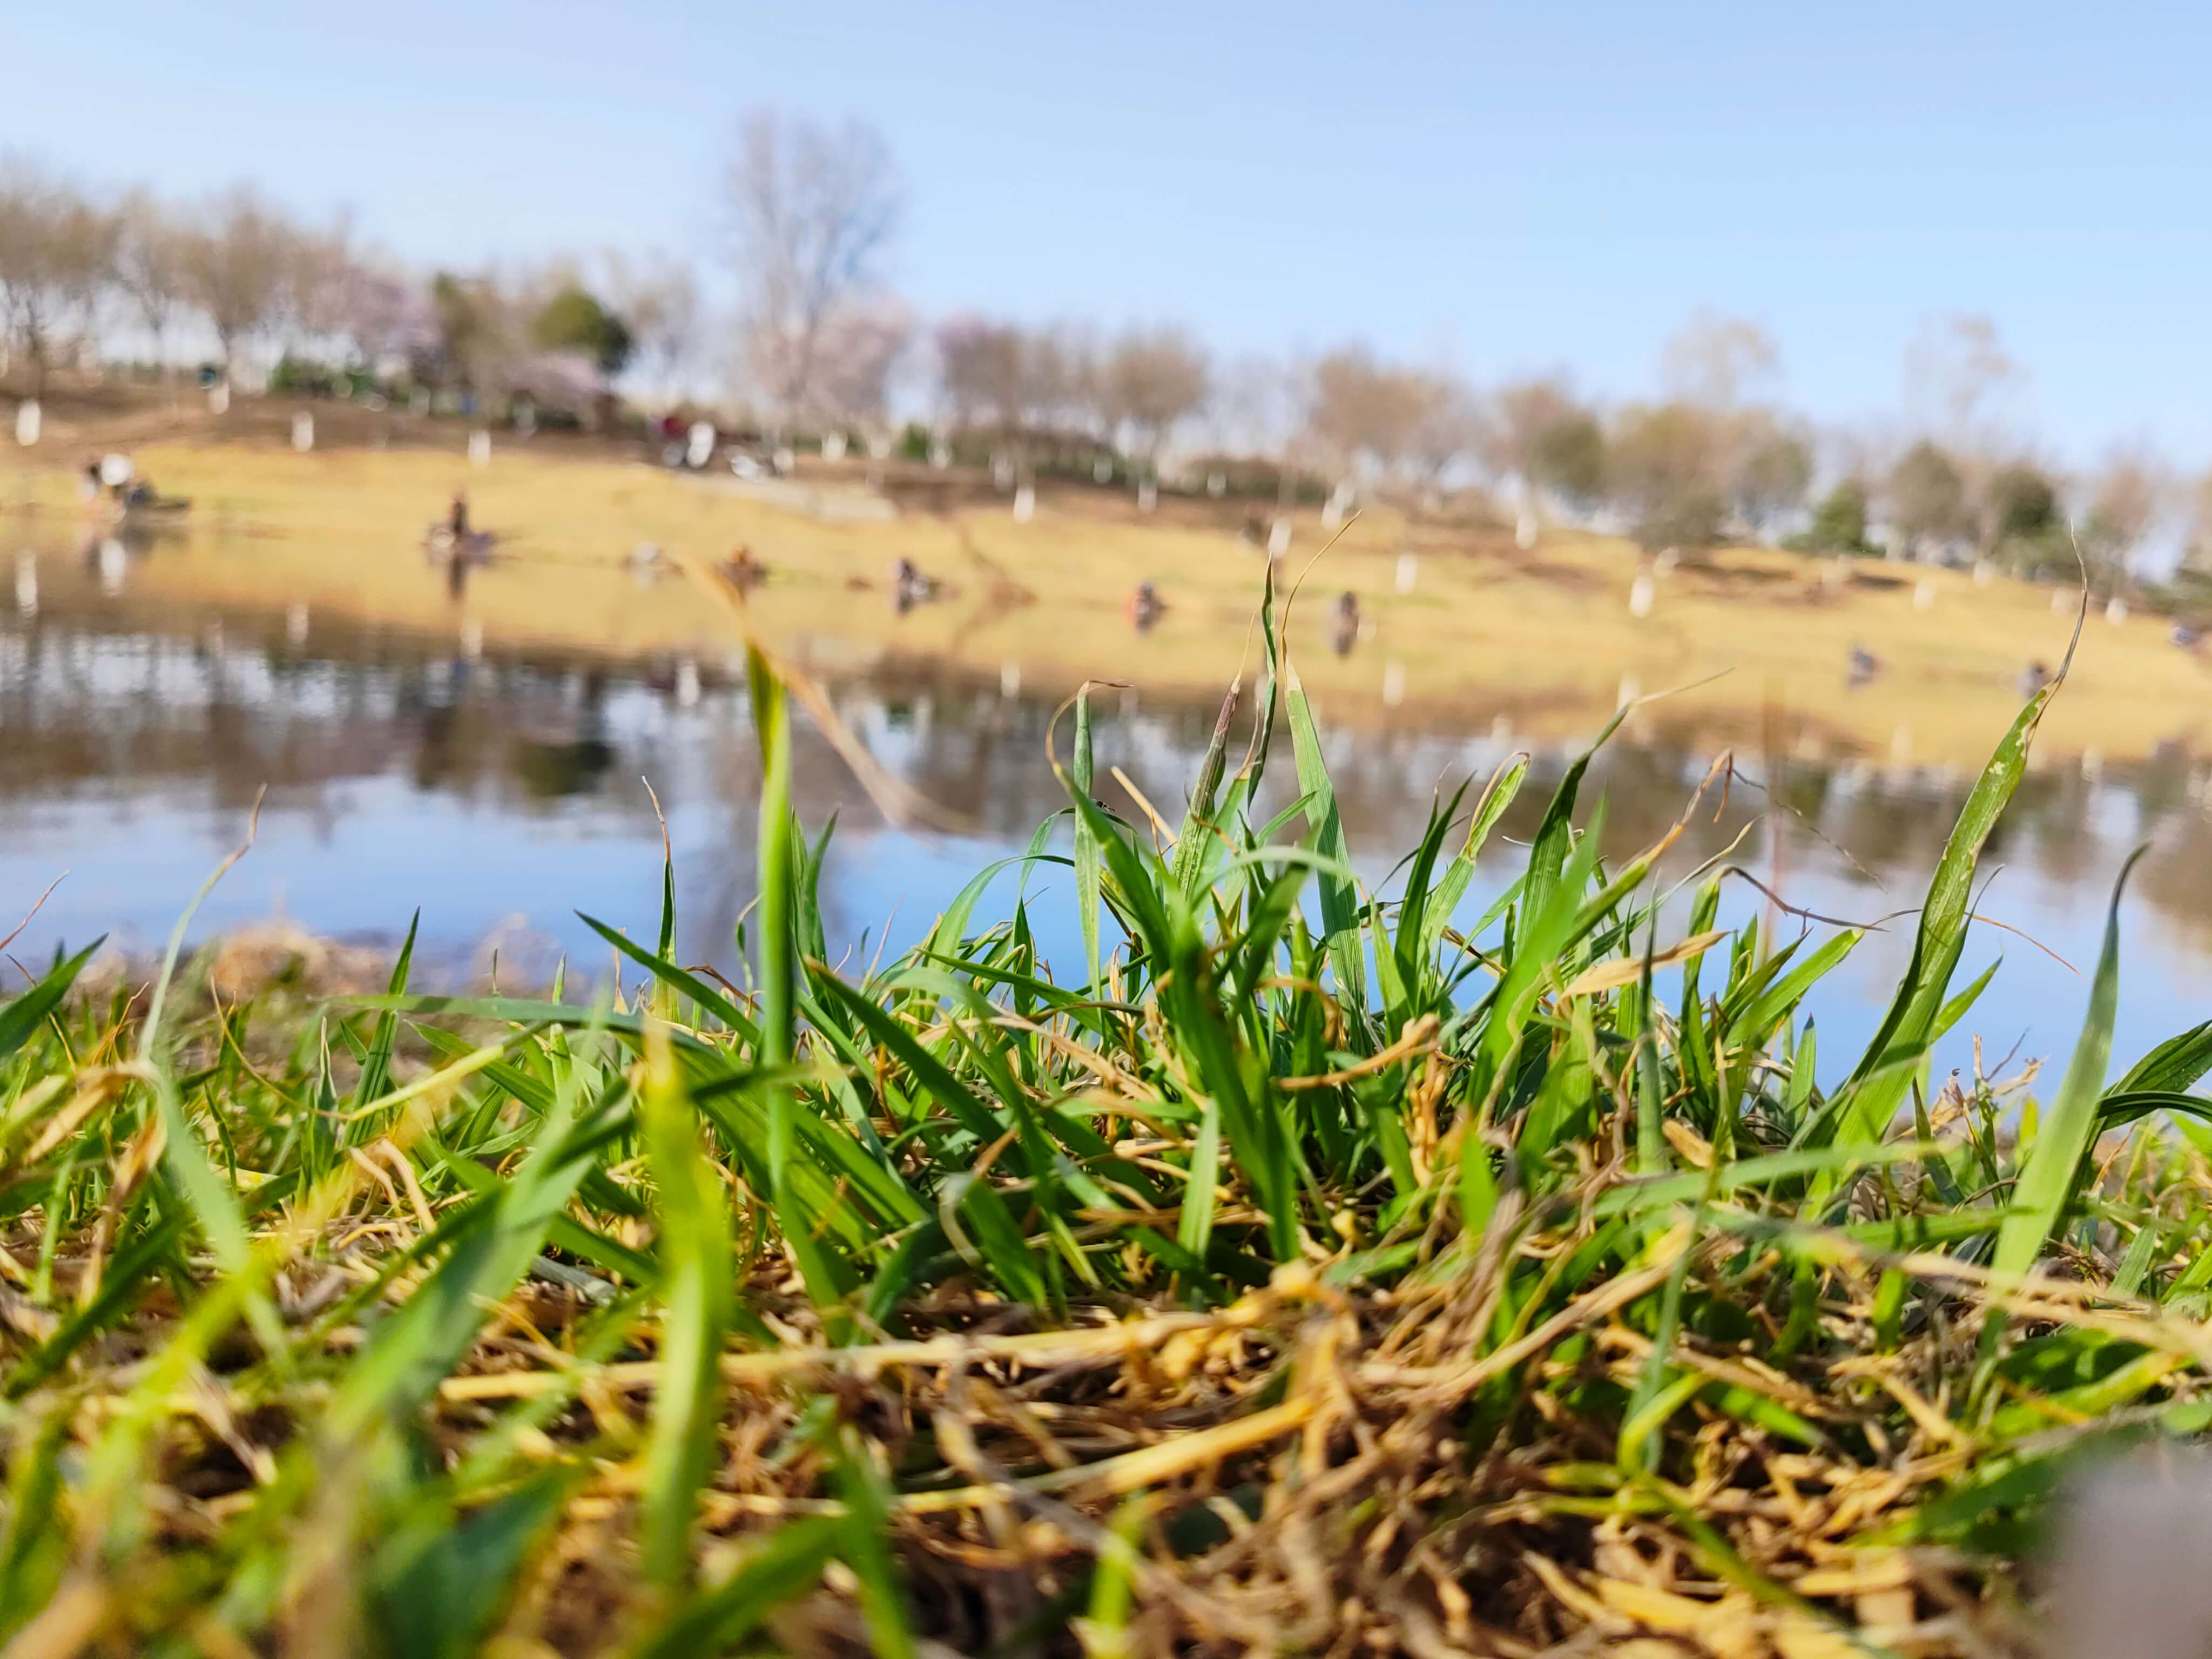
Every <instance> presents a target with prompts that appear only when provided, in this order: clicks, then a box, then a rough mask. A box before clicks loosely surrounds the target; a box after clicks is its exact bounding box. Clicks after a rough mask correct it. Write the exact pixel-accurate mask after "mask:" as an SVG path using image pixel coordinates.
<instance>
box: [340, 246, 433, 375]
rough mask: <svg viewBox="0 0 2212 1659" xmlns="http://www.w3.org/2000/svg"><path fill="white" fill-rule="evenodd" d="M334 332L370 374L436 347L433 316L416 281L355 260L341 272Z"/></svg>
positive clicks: (417, 357) (421, 358)
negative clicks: (338, 333)
mask: <svg viewBox="0 0 2212 1659" xmlns="http://www.w3.org/2000/svg"><path fill="white" fill-rule="evenodd" d="M340 311H341V313H342V314H341V319H340V322H339V325H338V327H339V331H340V332H341V333H342V334H343V337H344V338H345V340H346V343H347V344H348V345H349V347H350V348H351V349H352V352H353V356H354V360H355V361H356V362H358V363H360V364H361V366H362V368H365V369H367V370H368V372H369V373H370V374H377V373H379V372H380V369H379V365H380V364H382V363H384V362H387V361H389V360H391V359H393V358H398V359H402V360H404V361H405V362H407V363H409V364H410V366H411V365H413V364H415V363H416V362H422V361H424V360H425V359H427V358H428V356H431V355H432V354H434V353H435V350H436V349H437V344H438V319H437V316H436V313H435V312H434V311H433V309H432V308H431V305H430V301H429V299H428V296H427V295H425V294H424V292H423V291H422V288H421V286H420V285H419V284H417V283H410V282H409V281H407V280H405V279H404V278H403V277H401V276H396V275H394V274H393V273H392V272H391V271H389V270H381V269H379V268H378V267H376V266H374V265H371V264H365V263H362V262H361V261H359V260H356V261H354V262H353V263H352V264H349V266H348V268H347V270H346V273H345V284H344V290H343V296H342V300H341V304H340Z"/></svg>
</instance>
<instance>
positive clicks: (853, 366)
mask: <svg viewBox="0 0 2212 1659" xmlns="http://www.w3.org/2000/svg"><path fill="white" fill-rule="evenodd" d="M913 338H914V313H912V312H910V311H908V309H907V308H906V307H905V306H904V305H902V304H901V303H900V302H899V301H896V300H894V299H890V298H883V299H878V300H876V301H873V302H872V303H870V304H867V305H865V306H862V305H853V306H846V307H841V308H840V309H839V310H838V311H837V312H836V313H835V314H834V315H833V316H831V317H830V318H829V319H828V321H827V322H826V323H825V324H824V325H823V328H822V331H821V334H820V337H818V339H817V341H816V344H815V365H814V374H813V377H812V388H811V391H810V392H808V394H807V398H806V402H805V404H804V405H803V407H802V410H801V413H802V414H803V415H804V416H805V418H806V419H808V420H809V421H811V422H816V423H818V424H820V425H823V426H829V427H837V428H844V427H848V426H850V427H860V428H865V429H873V428H878V427H880V426H881V425H882V424H883V422H884V417H885V414H886V411H887V410H888V409H889V407H890V381H891V376H892V374H893V373H894V372H895V371H896V368H897V366H898V363H899V360H900V359H901V358H902V357H903V356H905V355H906V349H907V346H908V343H910V342H911V341H912V340H913Z"/></svg>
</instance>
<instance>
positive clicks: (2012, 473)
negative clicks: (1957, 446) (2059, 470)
mask: <svg viewBox="0 0 2212 1659" xmlns="http://www.w3.org/2000/svg"><path fill="white" fill-rule="evenodd" d="M1982 504H1983V512H1984V517H1985V519H1986V521H1987V526H1988V528H1987V532H1986V533H1987V537H1988V539H1989V543H1990V545H1991V546H2002V544H2005V543H2006V542H2009V541H2015V540H2022V539H2027V538H2033V537H2036V536H2040V535H2042V534H2043V533H2044V532H2046V531H2048V530H2050V529H2051V528H2052V527H2053V526H2056V525H2057V523H2058V522H2059V516H2058V487H2057V485H2056V484H2055V483H2052V482H2051V477H2050V475H2049V474H2047V473H2045V471H2043V469H2042V468H2041V467H2039V466H2038V465H2035V463H2034V462H2033V461H2008V462H2006V463H2005V464H2004V465H2002V466H2000V467H1998V468H1997V469H1996V471H1993V472H1991V473H1990V476H1989V479H1988V481H1987V482H1986V483H1984V485H1983V487H1982Z"/></svg>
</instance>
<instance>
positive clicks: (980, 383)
mask: <svg viewBox="0 0 2212 1659" xmlns="http://www.w3.org/2000/svg"><path fill="white" fill-rule="evenodd" d="M935 343H936V347H937V385H938V392H939V398H940V399H941V401H942V403H943V404H944V409H945V421H946V423H947V424H948V425H950V426H951V427H952V428H953V429H955V430H956V431H960V430H968V429H972V428H978V427H989V428H992V429H994V430H995V431H996V432H997V433H998V434H999V435H1000V436H1001V437H1011V436H1012V435H1013V434H1014V433H1015V432H1016V431H1018V429H1019V428H1020V426H1021V420H1022V406H1023V392H1024V386H1025V382H1024V378H1023V357H1024V353H1025V351H1026V349H1027V344H1028V343H1027V341H1026V340H1024V337H1023V335H1022V331H1021V330H1020V329H1019V328H1018V327H1016V326H1015V325H1012V324H1011V323H994V322H991V321H988V320H987V319H984V318H981V317H974V316H962V317H951V318H948V319H945V321H944V322H942V323H940V324H939V325H938V327H937V332H936V339H935Z"/></svg>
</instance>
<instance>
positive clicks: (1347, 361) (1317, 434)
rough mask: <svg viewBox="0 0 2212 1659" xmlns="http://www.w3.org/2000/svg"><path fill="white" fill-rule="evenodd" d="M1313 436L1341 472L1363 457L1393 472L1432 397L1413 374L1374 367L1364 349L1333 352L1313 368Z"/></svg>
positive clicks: (1361, 347)
mask: <svg viewBox="0 0 2212 1659" xmlns="http://www.w3.org/2000/svg"><path fill="white" fill-rule="evenodd" d="M1313 384H1314V401H1313V408H1312V411H1311V414H1310V423H1311V425H1312V428H1313V435H1314V438H1315V440H1316V444H1317V446H1318V447H1319V448H1320V449H1321V450H1322V453H1325V454H1327V455H1328V456H1329V457H1330V459H1332V460H1333V461H1334V464H1335V465H1336V467H1337V470H1338V471H1340V472H1343V473H1349V472H1352V471H1355V470H1356V469H1357V468H1358V465H1359V463H1360V461H1361V459H1363V458H1364V459H1367V460H1369V461H1371V462H1372V463H1373V464H1374V465H1376V467H1378V468H1380V469H1381V470H1382V471H1384V472H1386V473H1387V472H1391V471H1395V470H1396V469H1397V467H1398V466H1399V465H1400V464H1401V462H1402V461H1403V460H1404V459H1405V458H1406V456H1407V453H1408V451H1409V450H1410V448H1411V447H1412V446H1413V442H1414V440H1415V436H1416V435H1417V434H1418V432H1419V428H1420V426H1421V422H1422V420H1423V418H1424V416H1425V414H1426V413H1427V411H1428V409H1429V406H1430V400H1431V392H1430V390H1429V388H1428V387H1427V386H1425V384H1424V383H1423V382H1422V381H1421V380H1419V378H1418V377H1417V376H1414V375H1411V374H1405V373H1403V372H1402V371H1401V370H1398V369H1395V368H1389V367H1388V366H1387V365H1384V364H1382V363H1379V362H1376V360H1375V357H1374V355H1373V354H1372V353H1371V352H1370V351H1369V350H1367V349H1366V348H1365V347H1364V346H1352V347H1346V348H1345V349H1341V350H1338V351H1333V352H1331V353H1329V354H1328V356H1325V357H1323V358H1322V359H1321V361H1320V362H1317V363H1316V364H1315V365H1314V370H1313Z"/></svg>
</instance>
